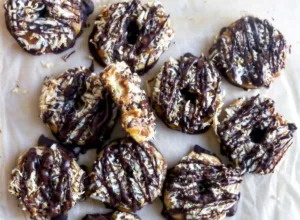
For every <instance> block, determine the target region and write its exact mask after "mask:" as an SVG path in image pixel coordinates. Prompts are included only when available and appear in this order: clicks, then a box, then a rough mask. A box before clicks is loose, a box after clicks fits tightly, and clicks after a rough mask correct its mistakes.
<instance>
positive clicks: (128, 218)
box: [82, 211, 140, 220]
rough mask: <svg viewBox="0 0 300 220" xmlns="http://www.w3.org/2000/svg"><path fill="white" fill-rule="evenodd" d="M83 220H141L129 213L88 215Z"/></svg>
mask: <svg viewBox="0 0 300 220" xmlns="http://www.w3.org/2000/svg"><path fill="white" fill-rule="evenodd" d="M82 220H140V218H139V217H138V216H137V215H135V214H131V213H127V212H120V211H115V212H110V213H108V214H88V215H86V216H85V217H84V218H83V219H82Z"/></svg>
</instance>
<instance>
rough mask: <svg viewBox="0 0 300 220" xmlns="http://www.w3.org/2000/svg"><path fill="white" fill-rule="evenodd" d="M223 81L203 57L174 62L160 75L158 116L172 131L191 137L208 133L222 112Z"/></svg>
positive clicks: (155, 95) (155, 102) (155, 104)
mask: <svg viewBox="0 0 300 220" xmlns="http://www.w3.org/2000/svg"><path fill="white" fill-rule="evenodd" d="M220 84H221V79H220V76H219V73H218V71H217V69H216V68H215V67H214V65H213V64H212V63H211V62H210V61H208V60H207V59H206V58H205V57H204V56H203V55H201V56H200V57H195V56H193V55H192V54H188V53H187V54H185V55H184V56H182V57H180V59H178V60H174V59H172V58H171V59H170V61H168V62H166V63H165V64H164V66H163V67H162V69H161V71H160V72H159V73H158V75H157V77H156V81H155V85H154V89H153V94H152V103H153V107H154V109H155V111H156V113H157V115H158V116H159V117H160V118H161V119H162V120H163V122H164V123H165V124H166V125H167V126H168V127H170V128H172V129H175V130H179V131H182V132H185V133H189V134H196V133H201V132H204V131H206V130H207V129H208V128H209V126H210V125H211V124H212V121H213V119H214V118H215V117H217V115H218V114H219V112H220V109H221V106H222V96H221V90H220Z"/></svg>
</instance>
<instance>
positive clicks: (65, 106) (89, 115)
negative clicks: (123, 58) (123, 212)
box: [40, 67, 118, 149]
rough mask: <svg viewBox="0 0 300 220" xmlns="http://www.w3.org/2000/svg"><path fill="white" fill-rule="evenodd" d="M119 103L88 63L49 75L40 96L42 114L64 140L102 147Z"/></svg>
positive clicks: (83, 146) (43, 118) (55, 134)
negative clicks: (87, 66)
mask: <svg viewBox="0 0 300 220" xmlns="http://www.w3.org/2000/svg"><path fill="white" fill-rule="evenodd" d="M117 112H118V110H117V107H116V104H115V103H114V102H113V101H112V99H111V98H110V96H109V94H108V93H107V92H106V90H105V89H104V87H103V85H102V83H101V81H100V80H99V77H98V76H97V75H96V74H94V73H92V72H91V71H90V70H89V69H87V68H85V67H78V68H74V69H69V70H67V71H65V72H64V73H62V74H60V75H59V76H57V77H54V78H51V79H49V78H47V79H46V80H45V82H44V85H43V87H42V94H41V96H40V117H41V118H42V120H43V122H44V123H45V124H47V125H48V126H49V128H50V129H51V131H52V133H53V135H54V136H55V137H56V138H57V140H59V141H60V142H61V143H63V144H66V145H73V146H74V147H77V146H80V147H82V148H86V149H88V148H92V147H99V146H100V145H101V144H103V142H105V141H106V140H108V139H109V137H110V134H111V132H112V129H113V127H114V124H115V120H116V117H117Z"/></svg>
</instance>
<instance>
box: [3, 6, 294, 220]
mask: <svg viewBox="0 0 300 220" xmlns="http://www.w3.org/2000/svg"><path fill="white" fill-rule="evenodd" d="M0 2H1V6H0V34H1V37H0V77H1V78H0V79H1V86H0V89H1V91H0V102H1V103H0V113H1V117H0V129H1V133H0V141H1V142H0V144H1V145H0V219H1V220H2V219H3V220H23V219H29V217H28V215H27V214H25V212H23V211H21V209H20V208H19V207H18V206H17V200H16V198H15V197H13V196H11V195H10V194H9V193H8V192H7V188H8V181H9V176H10V172H11V170H12V168H13V167H14V166H15V165H16V160H17V158H18V157H19V155H20V154H21V153H22V152H23V151H24V150H26V149H28V148H29V147H32V146H34V145H35V144H36V142H37V139H38V137H39V135H40V134H45V135H48V136H49V137H53V136H52V135H51V133H50V131H49V129H48V128H47V127H46V126H45V125H44V124H43V123H42V121H41V120H40V119H39V117H38V115H39V106H38V99H39V95H40V90H41V85H42V82H43V79H44V78H45V77H46V76H55V75H58V74H60V73H61V72H63V71H65V70H66V69H68V68H72V67H76V66H78V65H85V66H89V65H90V60H89V59H88V55H89V52H88V47H87V39H88V35H89V34H90V32H91V29H92V22H93V21H94V19H95V17H96V15H97V13H98V11H99V8H100V6H101V5H105V4H109V3H110V2H116V1H100V0H95V1H94V3H95V11H94V14H93V15H92V16H90V17H89V19H88V23H90V24H91V27H90V28H87V29H85V30H84V33H83V35H82V36H81V37H80V38H79V39H78V41H77V43H76V45H75V47H74V48H73V49H69V50H68V51H67V52H65V53H63V54H60V55H44V56H32V55H29V54H27V53H25V52H23V50H22V49H21V48H20V47H19V46H18V44H17V42H16V41H15V40H14V39H13V38H12V37H11V35H10V34H9V33H8V31H7V30H6V27H5V19H4V9H3V7H2V5H3V3H4V1H3V0H0ZM161 2H162V3H163V5H164V6H165V8H166V10H167V11H168V12H169V13H170V14H171V21H172V24H173V26H174V28H175V30H176V36H175V40H174V41H175V43H174V44H172V45H171V47H170V49H169V50H168V51H167V52H166V53H164V54H163V56H162V57H161V59H160V61H159V62H158V63H157V64H156V65H155V67H154V68H153V69H152V70H151V71H150V72H149V73H148V74H146V75H145V76H144V77H143V79H144V80H148V79H151V78H153V76H155V75H156V73H157V72H158V70H159V69H160V67H161V66H162V64H163V62H165V61H167V60H168V59H169V57H170V56H172V57H174V58H178V57H179V56H180V55H183V54H184V53H186V52H191V53H193V54H195V55H199V54H200V52H203V53H204V54H207V51H208V49H209V47H210V46H211V44H212V41H213V39H214V37H215V35H216V34H217V33H218V32H219V31H220V29H221V28H222V27H223V26H225V25H228V24H230V23H231V22H233V21H235V20H237V19H239V18H240V17H241V16H242V15H245V14H250V15H256V16H258V17H260V18H267V19H269V20H270V21H271V22H272V23H273V24H274V26H275V27H276V28H278V29H279V30H280V31H281V32H282V33H283V34H284V35H285V36H286V38H287V41H288V43H289V44H291V45H292V54H291V55H290V56H289V57H288V60H287V65H286V69H285V71H284V72H283V74H282V75H281V76H280V77H279V78H278V79H276V80H275V83H274V84H273V85H272V87H271V88H270V89H259V90H252V91H244V90H242V89H240V88H237V87H234V86H232V85H230V84H229V83H228V82H227V81H226V80H225V79H224V80H223V84H222V89H223V90H225V91H226V96H225V98H224V102H225V106H226V105H228V104H229V103H230V102H232V101H233V100H234V99H236V98H238V97H242V96H247V97H250V96H252V95H255V94H257V93H260V94H263V95H266V96H269V97H271V98H272V99H274V100H275V101H276V108H277V110H278V112H279V113H281V114H282V115H284V117H285V118H286V119H288V120H289V121H291V122H294V123H296V124H297V125H298V127H300V1H299V0H286V1H283V0H272V1H271V0H206V1H204V0H161ZM73 50H76V52H75V54H73V55H72V56H71V57H70V58H69V59H68V60H67V62H64V61H63V60H62V59H61V56H62V55H65V54H67V53H70V52H72V51H73ZM43 62H44V63H48V64H49V67H50V68H45V67H44V66H43V65H42V63H43ZM51 63H52V64H53V66H51ZM101 70H102V68H101V67H100V66H98V65H96V73H100V72H101ZM17 86H18V87H19V88H18V92H16V89H15V88H17ZM12 91H14V92H12ZM156 128H157V134H156V136H155V140H154V143H155V144H156V146H157V148H158V149H159V150H160V151H161V152H162V154H163V155H164V156H165V158H166V160H167V161H168V164H169V167H171V166H173V165H175V164H176V163H177V162H179V160H180V159H181V158H182V157H183V156H184V155H186V154H187V153H188V152H190V151H191V149H192V147H193V145H194V144H199V145H201V146H203V147H204V148H206V149H209V150H211V151H213V152H215V153H217V154H218V155H220V154H219V144H218V142H217V139H216V136H215V134H214V133H213V131H212V129H210V130H209V131H208V132H206V133H204V134H200V135H188V134H182V133H180V132H178V131H174V130H170V129H168V128H167V127H166V126H165V125H164V124H163V123H162V122H161V121H160V119H157V127H156ZM124 134H125V133H124V131H123V130H122V128H121V126H120V123H119V124H118V125H117V126H116V128H115V130H114V132H113V135H112V138H115V137H122V136H124ZM95 156H96V155H95V151H90V152H88V153H87V154H86V155H84V156H82V157H81V158H80V163H81V164H82V163H85V164H86V165H88V166H91V165H92V163H93V161H94V159H95ZM299 156H300V132H299V130H298V131H297V132H296V133H295V138H294V144H293V145H292V146H291V148H290V149H289V150H288V151H287V153H286V155H285V157H284V159H283V160H282V162H281V163H280V164H279V166H278V167H277V170H276V172H275V173H274V174H272V175H267V176H255V175H250V174H247V175H246V176H245V177H244V181H243V183H242V185H241V188H240V189H241V199H240V201H239V205H238V211H237V213H236V215H235V216H234V217H232V218H231V219H232V220H279V219H280V220H299V219H300V160H299ZM221 158H222V159H224V161H226V158H224V157H222V156H221ZM161 209H162V204H161V202H160V200H159V199H156V200H155V202H154V204H152V205H148V206H146V207H144V208H143V209H142V210H141V211H139V212H137V214H138V215H139V216H140V217H141V219H143V220H156V219H158V220H159V219H163V218H162V217H161V215H160V212H161ZM107 211H108V210H107V209H105V208H104V207H103V205H102V204H100V203H99V202H97V201H91V200H87V201H84V202H81V203H78V204H77V205H76V206H75V207H74V208H73V209H72V210H71V211H70V212H69V220H79V219H81V218H82V217H83V216H84V215H85V214H87V213H96V212H99V213H103V212H107Z"/></svg>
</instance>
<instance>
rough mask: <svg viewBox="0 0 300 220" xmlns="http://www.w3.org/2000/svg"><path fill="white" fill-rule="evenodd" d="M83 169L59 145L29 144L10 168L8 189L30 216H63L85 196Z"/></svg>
mask: <svg viewBox="0 0 300 220" xmlns="http://www.w3.org/2000/svg"><path fill="white" fill-rule="evenodd" d="M84 177H85V172H84V171H83V170H82V169H81V168H80V167H79V165H78V164H77V163H76V161H75V160H74V159H73V158H72V157H70V156H69V155H68V154H67V153H65V152H64V151H63V150H62V148H60V147H59V146H58V145H56V144H53V145H52V146H51V147H50V148H49V147H42V146H37V147H32V148H30V149H29V150H27V151H26V152H25V153H23V154H22V155H21V157H20V158H19V160H18V164H17V167H16V168H14V169H13V171H12V174H11V181H10V184H9V192H10V193H11V194H12V195H14V196H16V197H17V198H18V200H19V202H20V205H21V208H22V209H23V210H24V211H27V212H29V214H30V217H31V218H32V219H37V220H38V219H40V220H50V219H55V217H57V218H63V216H66V215H67V212H68V210H69V209H71V208H72V207H73V206H74V205H75V203H76V202H77V201H80V200H82V199H83V198H84V184H83V181H84Z"/></svg>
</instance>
